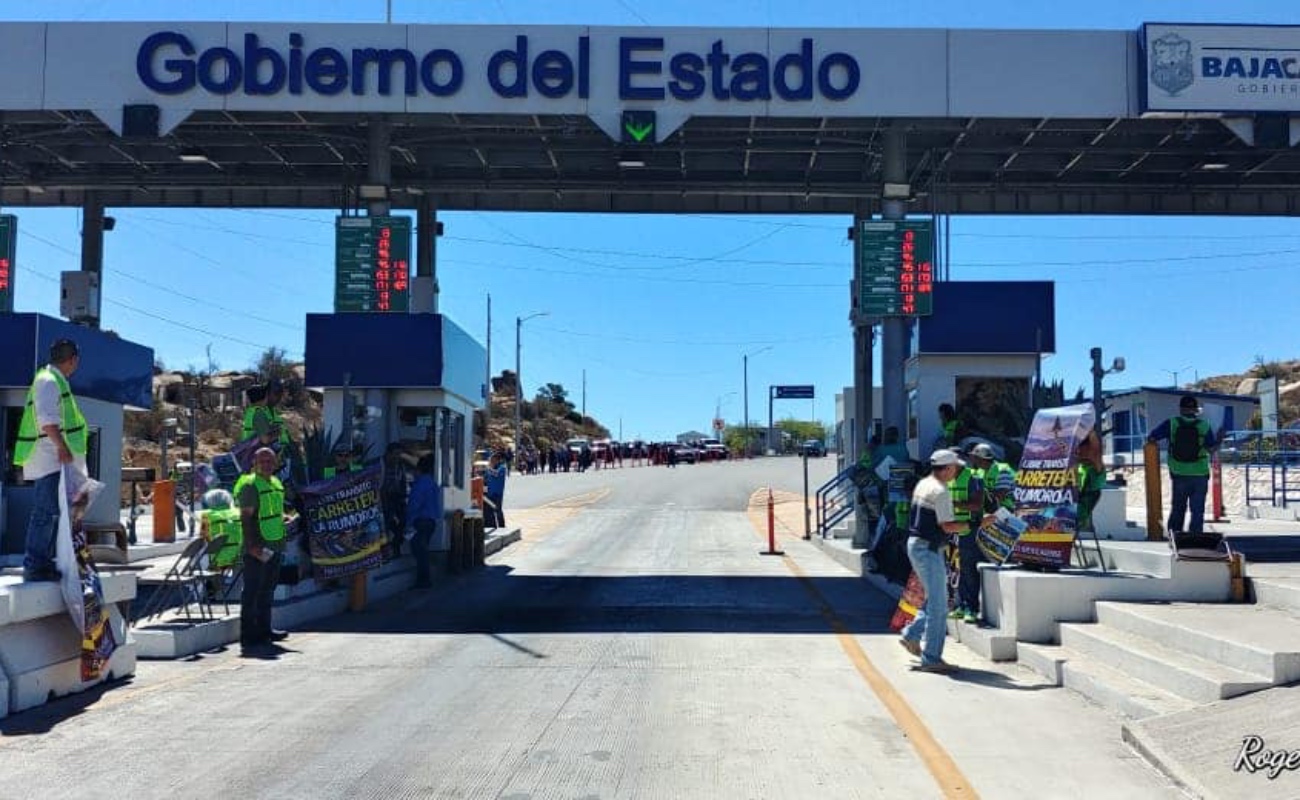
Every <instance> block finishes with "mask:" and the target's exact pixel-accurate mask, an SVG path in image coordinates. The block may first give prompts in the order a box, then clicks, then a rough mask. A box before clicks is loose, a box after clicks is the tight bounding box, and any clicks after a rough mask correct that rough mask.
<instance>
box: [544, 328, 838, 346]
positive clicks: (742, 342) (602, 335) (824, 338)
mask: <svg viewBox="0 0 1300 800" xmlns="http://www.w3.org/2000/svg"><path fill="white" fill-rule="evenodd" d="M535 329H536V330H541V331H546V332H548V333H558V334H561V335H564V336H578V337H582V338H590V339H610V340H614V341H619V342H635V343H637V344H666V345H681V346H690V347H748V346H750V345H763V344H785V343H787V342H828V341H833V340H836V339H846V338H848V337H850V336H851V331H849V329H848V328H845V330H844V332H843V333H834V334H825V335H818V336H796V337H782V338H779V339H733V340H730V341H722V340H718V341H712V342H709V341H699V340H688V339H645V338H641V337H637V336H623V335H619V334H612V333H606V332H599V333H593V332H590V331H574V330H568V329H565V328H554V327H551V326H549V325H537V326H535Z"/></svg>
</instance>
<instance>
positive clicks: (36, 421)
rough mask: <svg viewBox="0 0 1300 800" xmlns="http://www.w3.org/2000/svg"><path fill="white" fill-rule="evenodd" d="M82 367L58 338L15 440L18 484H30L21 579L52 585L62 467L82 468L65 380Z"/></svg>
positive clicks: (79, 422) (76, 418) (81, 441)
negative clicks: (32, 494)
mask: <svg viewBox="0 0 1300 800" xmlns="http://www.w3.org/2000/svg"><path fill="white" fill-rule="evenodd" d="M80 364H81V351H80V350H79V349H78V347H77V343H76V342H74V341H72V340H71V339H60V340H58V341H57V342H55V343H54V344H53V345H52V346H51V347H50V363H49V364H47V365H46V366H44V367H41V368H40V369H38V370H37V371H36V377H35V378H33V379H32V385H31V388H30V389H28V390H27V404H26V406H24V408H23V416H22V421H21V422H19V423H18V439H17V441H16V442H15V443H14V464H15V465H17V466H20V467H22V468H23V479H24V480H29V481H33V482H35V484H36V486H35V497H34V498H33V501H32V514H31V517H30V518H29V519H28V521H27V543H26V554H25V555H24V556H23V580H26V581H57V580H59V578H60V577H62V576H61V575H60V574H59V570H58V568H57V566H56V565H55V562H54V554H55V541H56V536H55V532H56V531H57V530H58V526H59V484H60V479H61V478H62V475H63V465H64V464H76V465H78V466H79V467H80V469H81V470H82V471H85V469H86V437H87V431H86V418H85V417H83V416H82V415H81V409H80V408H78V407H77V401H76V398H74V397H73V396H72V388H71V387H70V386H69V385H68V378H70V377H72V373H74V372H76V370H77V367H78V366H79V365H80Z"/></svg>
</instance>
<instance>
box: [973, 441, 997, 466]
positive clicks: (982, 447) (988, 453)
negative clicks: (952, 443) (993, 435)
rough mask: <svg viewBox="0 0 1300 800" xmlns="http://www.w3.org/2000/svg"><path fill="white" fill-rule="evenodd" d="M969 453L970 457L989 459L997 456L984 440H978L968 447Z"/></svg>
mask: <svg viewBox="0 0 1300 800" xmlns="http://www.w3.org/2000/svg"><path fill="white" fill-rule="evenodd" d="M970 454H971V457H972V458H987V459H988V460H989V461H992V460H994V459H995V458H997V455H996V454H995V453H994V452H993V448H992V447H989V446H988V445H987V444H985V443H984V442H979V443H978V444H976V445H975V446H974V447H972V448H971V449H970Z"/></svg>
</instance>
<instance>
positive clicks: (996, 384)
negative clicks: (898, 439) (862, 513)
mask: <svg viewBox="0 0 1300 800" xmlns="http://www.w3.org/2000/svg"><path fill="white" fill-rule="evenodd" d="M1055 351H1056V299H1055V285H1054V284H1052V283H1051V282H1050V281H943V282H940V283H936V284H935V285H934V313H933V314H932V315H930V316H925V317H919V318H918V319H917V320H916V324H915V325H913V326H912V337H911V345H910V352H909V354H908V359H907V363H906V365H905V367H904V370H905V378H904V381H905V387H906V391H907V427H908V429H907V431H905V432H904V439H905V440H906V441H907V445H908V450H909V451H910V452H911V454H912V457H913V458H918V459H926V458H929V456H930V453H931V451H932V450H933V449H934V443H935V440H936V439H937V438H938V437H939V435H940V433H941V432H942V430H941V427H940V423H939V405H940V404H941V403H951V404H952V405H953V406H954V407H955V408H956V409H957V415H958V417H959V418H961V419H962V420H963V421H964V422H965V424H966V427H967V428H968V429H969V430H972V431H975V432H977V433H981V434H983V435H984V436H987V437H988V438H990V439H993V440H995V441H997V440H1010V439H1015V438H1017V437H1023V436H1024V435H1025V432H1026V431H1027V430H1029V422H1030V420H1031V419H1032V417H1033V415H1032V413H1031V412H1030V410H1029V409H1030V407H1031V405H1032V396H1031V392H1032V389H1033V382H1034V377H1035V375H1037V374H1038V368H1039V367H1038V365H1039V359H1040V358H1041V357H1042V356H1043V355H1045V354H1048V353H1054V352H1055ZM1013 465H1014V462H1013Z"/></svg>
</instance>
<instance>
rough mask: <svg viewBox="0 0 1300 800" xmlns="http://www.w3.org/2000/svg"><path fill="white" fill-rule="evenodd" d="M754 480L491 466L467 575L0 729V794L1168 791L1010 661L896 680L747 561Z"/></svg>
mask: <svg viewBox="0 0 1300 800" xmlns="http://www.w3.org/2000/svg"><path fill="white" fill-rule="evenodd" d="M832 463H833V462H832V460H830V459H822V460H821V463H820V464H818V466H817V469H819V470H820V471H821V474H823V475H824V474H828V473H829V471H830V469H831V464H832ZM769 483H770V484H773V485H774V487H775V488H778V489H785V490H792V489H798V488H801V485H802V479H801V474H800V470H799V462H797V461H796V460H794V459H774V460H767V461H756V462H750V463H735V464H706V465H697V466H682V467H679V468H677V469H675V470H670V469H667V468H641V469H624V470H622V471H620V470H612V471H605V472H600V473H591V474H589V475H572V474H570V475H557V476H545V477H527V478H521V477H519V476H512V477H511V480H510V484H509V485H508V488H507V495H506V496H507V503H506V513H507V515H508V516H509V515H512V514H513V515H515V516H516V517H517V518H519V519H528V520H529V521H530V529H529V530H528V531H526V534H525V537H524V540H523V541H522V542H520V543H519V544H516V545H513V546H511V547H509V548H507V549H506V550H504V551H502V552H501V553H499V554H497V555H496V556H494V557H493V558H492V559H491V560H490V564H489V566H488V568H487V569H485V570H483V571H480V572H477V573H472V574H468V575H460V576H454V577H448V578H446V579H444V580H442V581H441V582H440V583H439V584H438V586H437V587H436V588H435V589H433V590H430V591H424V592H409V593H406V594H403V595H399V596H397V597H395V598H393V599H391V600H389V601H386V602H384V603H379V604H375V605H374V606H372V607H371V608H370V609H368V610H367V611H365V612H362V613H357V614H347V615H343V616H340V617H336V618H332V619H329V620H324V621H322V622H320V623H318V624H316V625H315V626H313V627H312V628H310V629H309V630H306V631H295V632H294V635H293V636H292V637H291V638H290V639H289V640H288V642H286V644H287V645H288V648H287V649H286V650H285V651H283V652H282V653H281V654H279V655H278V656H277V657H275V658H272V659H265V660H255V659H243V658H240V657H239V654H238V653H237V652H234V651H223V652H218V653H212V654H205V655H203V656H201V657H197V658H194V659H191V660H187V661H182V662H176V663H171V662H152V663H142V664H141V665H140V669H139V672H138V674H137V676H136V677H135V679H134V680H132V681H130V682H129V683H127V684H125V685H119V686H115V687H112V688H110V689H108V690H104V691H95V692H89V693H85V694H82V695H79V696H76V697H71V698H65V699H62V700H59V701H56V702H54V703H52V704H49V705H47V706H44V707H42V708H40V709H37V710H33V711H31V712H27V713H24V714H19V715H15V716H13V717H10V718H9V719H6V720H2V721H0V797H3V798H30V797H55V796H58V797H65V798H72V797H87V798H90V797H94V798H105V797H136V798H153V797H166V798H169V799H170V798H189V797H196V798H197V797H202V798H209V797H240V798H243V797H266V798H298V797H304V798H372V797H373V798H404V797H410V798H416V797H420V798H423V797H447V798H452V797H456V798H463V797H494V798H512V799H514V800H520V799H522V798H642V797H644V798H661V797H662V798H799V799H800V800H802V799H803V798H814V797H817V798H857V797H861V798H874V797H907V798H928V797H941V796H948V797H966V798H971V797H977V796H984V797H1008V798H1010V797H1023V796H1034V797H1072V798H1073V797H1080V796H1083V797H1101V796H1105V797H1133V798H1143V799H1144V800H1145V799H1146V798H1152V797H1176V796H1178V795H1177V794H1176V793H1175V792H1173V790H1172V789H1170V787H1168V786H1167V785H1166V784H1165V783H1164V782H1163V781H1162V780H1161V779H1160V778H1158V777H1157V776H1156V775H1154V774H1153V773H1151V772H1150V771H1149V770H1148V769H1147V768H1146V767H1145V766H1144V765H1142V764H1141V763H1140V762H1139V761H1138V760H1137V759H1136V758H1135V757H1134V756H1133V755H1132V754H1131V753H1130V752H1128V751H1127V750H1126V749H1124V747H1123V746H1122V745H1121V743H1120V741H1119V736H1118V726H1117V724H1116V722H1115V721H1114V720H1113V719H1111V718H1109V717H1107V716H1105V714H1103V713H1102V712H1101V711H1099V710H1098V709H1096V708H1093V707H1091V706H1088V705H1087V704H1086V703H1085V702H1084V701H1082V700H1080V699H1079V698H1077V697H1076V696H1074V695H1072V694H1069V693H1067V692H1063V691H1061V690H1057V689H1054V688H1049V687H1047V686H1046V685H1044V684H1042V683H1041V681H1038V680H1037V679H1036V678H1033V677H1031V676H1030V675H1029V673H1027V672H1022V671H1020V670H1019V668H1017V667H1014V666H1012V667H994V666H993V665H989V664H987V663H986V662H980V661H978V660H977V659H975V657H973V656H971V655H970V654H969V653H965V652H962V651H961V649H960V648H959V647H957V646H950V648H949V655H948V657H949V658H950V659H951V660H954V661H956V662H957V663H959V664H962V665H963V667H964V669H963V670H962V672H961V673H959V674H958V675H957V676H955V677H952V678H949V677H945V676H937V675H927V674H922V673H917V672H915V671H911V670H910V669H909V665H910V663H911V659H910V658H909V657H908V656H907V654H906V653H904V652H903V651H902V650H901V649H900V648H899V647H898V646H897V645H896V643H895V641H894V639H895V637H894V636H893V635H892V634H890V633H889V631H888V629H887V627H886V623H887V620H888V618H889V615H890V613H891V611H892V607H893V604H892V601H889V600H886V599H885V598H884V597H883V596H882V595H879V594H877V593H875V592H874V591H873V590H871V589H870V588H869V587H868V586H867V585H866V584H865V583H864V582H862V581H861V580H860V579H858V578H856V577H853V576H851V575H850V574H849V573H847V572H846V571H844V570H843V569H842V568H840V567H838V566H837V565H835V564H834V563H833V562H832V561H831V560H830V559H828V558H827V557H826V556H825V555H823V554H822V553H821V552H820V551H818V550H817V549H816V548H814V547H813V546H812V545H811V544H810V543H805V542H802V541H800V540H798V539H797V538H790V539H785V540H783V541H782V546H783V547H784V548H785V550H786V551H787V553H788V556H787V557H784V558H782V557H768V556H762V555H759V550H760V549H761V545H762V540H761V538H760V535H759V531H758V530H757V528H756V526H755V525H754V524H753V522H752V521H751V517H750V516H749V515H747V514H746V511H745V509H746V504H747V500H748V498H749V497H750V495H751V494H752V493H753V492H754V491H755V490H756V489H760V488H761V487H764V486H766V485H768V484H769ZM525 504H528V505H527V506H525Z"/></svg>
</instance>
